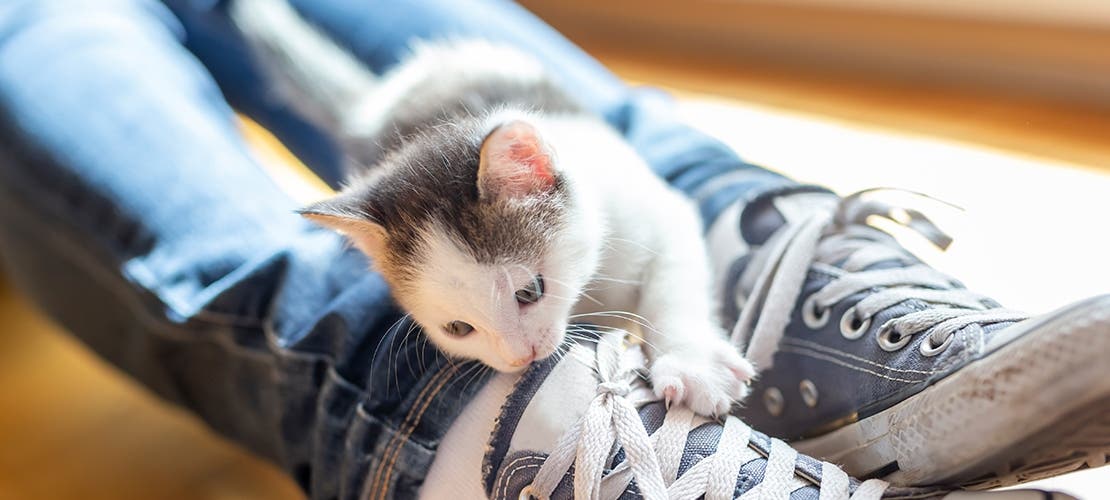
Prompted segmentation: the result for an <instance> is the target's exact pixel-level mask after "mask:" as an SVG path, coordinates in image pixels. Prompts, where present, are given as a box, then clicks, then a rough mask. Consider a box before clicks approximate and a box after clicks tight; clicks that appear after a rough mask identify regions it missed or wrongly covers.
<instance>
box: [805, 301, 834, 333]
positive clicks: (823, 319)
mask: <svg viewBox="0 0 1110 500" xmlns="http://www.w3.org/2000/svg"><path fill="white" fill-rule="evenodd" d="M802 321H803V322H805V324H806V326H808V327H810V329H813V330H817V329H820V328H824V327H825V325H827V324H828V323H829V310H828V309H821V308H820V307H818V305H817V300H816V299H815V298H814V296H813V295H810V296H809V297H806V300H805V302H802Z"/></svg>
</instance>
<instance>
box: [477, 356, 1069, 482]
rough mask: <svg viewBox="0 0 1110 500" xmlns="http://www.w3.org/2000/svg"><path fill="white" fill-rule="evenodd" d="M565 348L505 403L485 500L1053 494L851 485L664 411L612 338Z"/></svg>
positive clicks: (817, 467) (806, 461) (813, 464)
mask: <svg viewBox="0 0 1110 500" xmlns="http://www.w3.org/2000/svg"><path fill="white" fill-rule="evenodd" d="M568 349H569V350H568V351H566V352H564V353H561V354H560V355H556V356H553V357H551V358H548V359H547V360H544V361H542V362H539V363H536V364H535V365H533V366H532V367H531V368H530V369H529V370H528V371H527V372H526V373H525V374H524V375H523V376H522V377H521V378H520V379H519V381H518V382H517V383H516V385H515V387H514V389H513V390H512V392H511V393H510V395H509V396H508V398H507V399H506V402H505V404H504V406H503V407H502V409H501V412H500V416H499V418H498V422H497V426H496V427H495V430H494V432H493V434H492V436H491V440H490V444H489V448H488V451H487V452H486V455H485V460H484V466H483V482H484V486H485V489H486V493H487V494H488V496H489V497H490V498H493V499H510V498H511V499H518V498H519V499H526V498H560V499H569V498H583V499H615V498H621V499H636V498H650V499H663V498H671V499H695V498H702V497H704V498H706V499H722V498H726V499H731V498H744V499H787V498H789V499H791V500H805V499H810V500H822V499H823V500H829V499H837V500H843V499H849V498H851V499H880V498H886V499H890V498H904V499H910V498H914V499H924V498H948V499H950V500H954V499H959V498H977V497H980V496H982V498H984V499H1015V500H1016V499H1030V500H1032V499H1044V498H1054V497H1053V495H1052V494H1049V493H1047V492H1043V491H1033V490H1025V491H1011V492H991V493H980V494H973V493H966V492H958V493H950V492H949V490H947V489H945V488H939V487H937V488H905V487H895V486H890V485H888V484H887V483H885V482H883V481H879V480H868V481H862V482H861V481H858V480H855V479H852V478H850V477H849V476H848V475H847V474H845V473H844V472H843V471H841V470H840V469H839V468H837V467H836V466H834V465H832V464H830V463H827V462H822V461H819V460H816V459H813V458H810V457H807V456H805V455H801V454H799V453H797V452H796V451H794V450H793V449H792V448H791V447H790V446H788V445H786V444H785V443H784V442H782V441H780V440H777V439H773V438H769V437H767V436H766V435H764V434H762V433H760V432H758V431H755V430H753V429H752V428H750V427H748V426H747V425H745V424H744V423H742V422H741V421H740V420H739V419H737V418H736V417H734V416H729V417H727V418H726V419H725V420H724V421H723V422H720V421H711V420H707V419H704V418H700V417H697V416H695V415H694V414H693V413H692V412H690V411H689V410H688V409H686V408H683V407H679V406H674V407H672V408H670V409H668V408H666V407H665V406H664V403H663V402H662V401H659V400H658V398H656V397H655V396H654V395H653V393H652V391H651V389H650V388H649V387H648V384H647V382H646V380H645V378H644V370H643V368H644V360H643V356H642V355H641V352H640V349H639V347H637V346H634V345H630V344H627V343H626V342H625V341H624V339H622V338H621V337H620V336H618V335H615V334H610V335H606V336H604V337H602V338H601V339H600V340H598V341H597V342H594V343H591V342H580V343H578V344H573V345H571V346H569V347H568ZM1055 498H1066V497H1065V496H1063V495H1057V496H1055Z"/></svg>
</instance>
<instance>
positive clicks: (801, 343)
mask: <svg viewBox="0 0 1110 500" xmlns="http://www.w3.org/2000/svg"><path fill="white" fill-rule="evenodd" d="M782 341H783V344H784V345H788V344H795V345H797V346H798V347H808V348H810V349H814V350H817V351H822V352H826V353H828V354H838V355H841V356H844V357H847V358H851V359H853V360H856V361H862V362H864V363H867V364H869V365H872V366H877V367H880V368H883V369H885V370H888V371H892V372H899V373H917V374H921V375H932V374H934V373H938V372H940V371H943V370H907V369H901V368H893V367H890V366H887V365H884V364H882V363H876V362H874V361H871V360H869V359H867V358H863V357H860V356H856V355H853V354H849V353H847V352H844V351H841V350H839V349H836V348H834V347H828V346H824V345H821V344H818V343H816V342H812V341H809V340H802V339H796V338H791V337H786V338H784V339H783V340H782Z"/></svg>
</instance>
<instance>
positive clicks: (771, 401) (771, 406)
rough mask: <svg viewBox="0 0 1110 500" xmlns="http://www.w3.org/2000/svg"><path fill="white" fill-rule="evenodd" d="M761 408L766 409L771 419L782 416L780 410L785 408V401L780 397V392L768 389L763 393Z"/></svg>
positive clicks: (775, 389)
mask: <svg viewBox="0 0 1110 500" xmlns="http://www.w3.org/2000/svg"><path fill="white" fill-rule="evenodd" d="M763 406H766V407H767V413H770V414H771V416H772V417H777V416H779V415H782V410H783V408H784V407H785V406H786V400H785V399H784V398H783V397H782V391H780V390H778V389H777V388H774V387H768V388H767V390H765V391H763Z"/></svg>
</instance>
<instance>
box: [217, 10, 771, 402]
mask: <svg viewBox="0 0 1110 500" xmlns="http://www.w3.org/2000/svg"><path fill="white" fill-rule="evenodd" d="M232 9H233V11H232V14H233V18H234V19H236V22H237V24H238V25H239V26H240V28H241V29H242V30H243V31H244V33H245V34H246V36H247V38H248V39H249V40H250V41H251V42H252V44H253V46H254V47H255V48H257V49H259V50H260V52H261V53H262V55H263V56H265V58H266V59H267V60H268V61H270V62H271V63H276V64H274V67H275V68H277V69H278V73H280V74H281V75H282V76H283V77H284V78H286V82H287V83H288V84H289V85H290V89H293V90H295V91H296V92H298V93H300V103H301V105H302V107H303V108H304V109H305V111H307V112H309V113H310V114H313V115H315V116H317V117H320V118H323V119H325V120H327V121H328V122H329V123H330V124H331V125H333V126H334V128H335V129H336V130H335V132H336V133H337V135H338V136H339V137H340V139H341V140H342V141H343V143H344V145H345V146H346V150H347V151H348V154H349V155H350V156H351V159H352V161H351V163H352V165H354V166H355V168H353V169H352V172H351V175H350V178H349V180H348V182H347V185H346V187H345V188H344V189H343V190H342V191H341V192H340V193H338V194H337V195H336V196H334V197H333V198H330V199H327V200H325V201H322V202H319V203H316V204H314V205H311V206H309V207H307V208H305V209H304V210H303V211H302V213H303V214H304V215H305V216H306V217H308V218H310V219H312V220H313V221H316V222H318V223H320V224H322V225H324V226H327V227H329V228H332V229H334V230H336V231H339V232H340V233H342V234H344V235H346V236H347V237H348V238H349V239H350V241H351V242H352V243H353V244H354V245H355V246H356V247H357V248H358V249H359V250H361V251H363V252H364V253H366V255H368V256H369V257H370V259H371V261H372V263H373V267H374V268H375V269H376V270H377V271H378V272H380V273H381V275H382V276H383V277H384V278H385V280H386V281H387V282H388V283H389V285H390V287H391V289H392V292H393V295H394V297H395V298H396V300H397V301H398V303H399V304H400V305H401V306H402V307H403V308H404V309H405V310H406V311H407V312H408V313H410V314H411V315H412V318H413V319H414V320H415V321H416V322H417V323H419V324H420V325H421V326H422V327H423V329H424V332H425V334H426V335H427V336H428V338H429V339H431V340H432V341H433V342H434V343H435V344H436V345H437V346H438V347H439V348H440V349H441V350H442V351H443V352H445V353H447V354H449V355H452V356H456V357H458V358H466V359H477V360H480V361H481V362H483V363H485V364H487V365H489V366H490V367H493V368H494V369H497V370H499V371H503V372H512V371H518V370H521V369H523V368H524V367H526V366H528V365H529V364H530V363H531V362H533V361H535V360H538V359H543V358H545V357H547V356H549V355H551V354H552V353H553V352H555V350H556V348H557V347H558V346H559V345H560V344H561V343H562V342H563V341H564V337H565V335H566V333H565V332H566V331H567V329H568V322H570V321H572V320H588V321H589V322H591V323H601V324H606V325H610V326H615V327H628V326H629V323H632V324H635V325H634V326H637V327H638V328H639V329H640V330H641V332H642V334H643V338H644V341H645V342H646V343H647V344H648V345H649V346H650V347H651V349H650V352H651V354H652V357H653V359H652V364H651V378H652V383H653V387H654V388H655V391H656V392H657V393H658V394H659V396H660V397H665V398H668V399H669V400H670V401H672V402H681V403H685V404H687V405H688V406H690V407H691V408H692V409H693V410H695V411H696V412H698V413H701V414H706V415H718V414H722V413H725V412H727V411H728V410H729V408H730V406H731V404H732V403H733V402H734V401H736V400H738V399H740V398H742V397H743V396H745V395H746V391H747V388H746V384H745V382H747V381H748V380H749V379H750V378H751V377H752V376H753V375H754V370H753V368H752V366H751V365H750V364H749V363H748V362H747V361H746V360H745V359H744V358H743V357H741V356H740V355H739V354H738V353H737V350H736V348H735V347H733V346H732V345H730V344H729V343H728V342H727V341H726V340H725V338H724V332H723V331H722V329H721V328H720V327H719V326H718V324H717V323H716V321H715V320H714V312H713V307H712V298H711V291H710V287H711V285H710V275H709V265H708V262H707V256H706V250H705V247H704V243H703V240H702V237H701V234H700V228H701V226H702V224H701V221H700V219H699V217H698V215H697V214H696V212H695V210H694V208H693V207H692V206H691V204H690V203H689V202H688V201H687V200H686V199H684V198H683V197H682V196H681V195H680V194H679V193H677V192H675V191H673V190H671V189H670V188H669V187H668V186H667V185H666V184H665V183H664V182H663V181H662V180H660V179H659V178H658V177H657V176H656V175H654V174H653V173H652V172H651V171H650V170H649V168H648V167H647V165H646V164H645V163H644V162H643V160H642V159H640V158H639V157H638V156H637V155H636V153H635V152H634V151H633V150H632V149H631V148H630V147H629V146H628V145H627V144H626V143H625V142H624V141H623V140H622V138H621V137H620V136H619V135H618V134H617V133H616V132H615V131H614V130H613V129H612V128H611V127H609V126H608V125H606V124H605V123H604V122H602V121H601V120H600V119H598V118H597V117H595V116H593V115H591V114H589V113H587V112H586V111H584V110H583V109H582V108H581V107H579V105H577V104H576V103H575V102H574V101H573V100H572V99H571V98H569V97H568V96H567V95H566V94H565V93H564V92H563V91H561V90H560V89H558V88H557V87H556V86H555V85H554V84H553V83H552V81H551V80H550V79H549V78H548V77H547V76H546V75H545V73H544V69H543V68H542V66H541V65H540V64H539V63H538V62H536V61H535V60H534V59H532V58H530V57H528V56H526V55H524V54H522V53H520V52H518V51H516V50H513V49H511V48H509V47H505V46H499V45H494V44H491V43H488V42H482V41H474V40H470V41H458V40H456V41H445V42H439V43H423V44H417V45H415V46H414V47H413V50H412V54H411V56H410V57H408V58H407V59H406V60H405V61H402V63H401V64H399V65H398V66H397V67H396V68H395V69H394V70H392V71H391V72H390V73H388V74H386V75H384V76H382V77H381V78H378V77H376V76H375V75H372V74H370V73H369V72H368V71H366V70H365V69H363V67H362V66H361V65H360V64H359V63H357V62H356V61H354V60H353V58H351V57H350V56H349V55H347V54H346V53H345V52H343V51H342V50H341V49H339V48H338V47H335V46H334V45H333V44H331V43H330V42H329V41H328V40H327V39H326V38H324V37H323V36H322V35H321V34H319V33H318V32H316V31H315V30H314V29H313V28H312V27H310V26H309V25H307V24H305V23H304V21H303V20H301V19H300V18H299V17H298V16H297V14H296V13H295V12H294V11H293V10H292V9H291V8H290V7H289V6H288V5H286V4H285V3H284V2H276V1H273V0H240V1H238V2H236V4H235V5H234V6H233V8H232ZM571 329H572V330H573V327H571Z"/></svg>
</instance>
